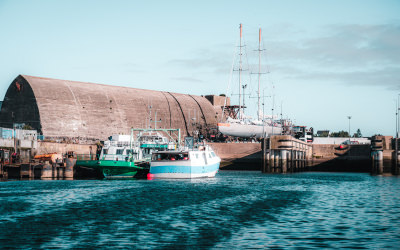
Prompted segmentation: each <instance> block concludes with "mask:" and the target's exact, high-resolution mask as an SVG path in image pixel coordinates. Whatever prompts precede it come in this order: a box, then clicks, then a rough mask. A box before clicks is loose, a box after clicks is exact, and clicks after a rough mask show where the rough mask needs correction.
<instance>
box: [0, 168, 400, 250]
mask: <svg viewBox="0 0 400 250" xmlns="http://www.w3.org/2000/svg"><path fill="white" fill-rule="evenodd" d="M0 246H1V247H2V248H46V249H48V248H116V247H118V248H141V249H143V248H234V249H240V248H285V249H288V248H289V249H290V248H358V249H386V248H393V249H399V248H400V178H398V177H381V176H370V175H368V174H360V173H357V174H355V173H312V172H309V173H296V174H287V175H269V174H268V175H266V174H261V173H259V172H239V171H232V172H231V171H221V172H220V173H219V174H217V177H216V178H212V179H201V180H74V181H43V180H35V181H7V182H0Z"/></svg>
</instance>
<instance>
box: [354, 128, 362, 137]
mask: <svg viewBox="0 0 400 250" xmlns="http://www.w3.org/2000/svg"><path fill="white" fill-rule="evenodd" d="M353 137H356V138H361V137H362V134H361V130H360V129H357V132H356V133H355V134H354V135H353Z"/></svg>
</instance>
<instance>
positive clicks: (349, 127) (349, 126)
mask: <svg viewBox="0 0 400 250" xmlns="http://www.w3.org/2000/svg"><path fill="white" fill-rule="evenodd" d="M347 118H349V145H350V139H351V134H350V119H351V116H347Z"/></svg>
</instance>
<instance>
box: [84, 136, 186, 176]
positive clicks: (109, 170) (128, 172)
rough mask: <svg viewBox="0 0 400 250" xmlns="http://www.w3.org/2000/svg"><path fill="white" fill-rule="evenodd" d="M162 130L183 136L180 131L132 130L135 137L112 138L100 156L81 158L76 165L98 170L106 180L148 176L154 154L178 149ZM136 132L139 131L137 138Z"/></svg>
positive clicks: (106, 143)
mask: <svg viewBox="0 0 400 250" xmlns="http://www.w3.org/2000/svg"><path fill="white" fill-rule="evenodd" d="M162 131H165V132H169V131H178V134H179V137H180V131H179V130H176V129H132V131H131V135H112V136H111V137H110V140H108V141H105V142H104V146H103V148H102V150H101V153H100V155H77V161H76V165H77V166H80V167H86V168H91V169H96V170H98V171H100V172H101V173H103V175H104V177H106V178H124V177H128V178H132V177H145V176H146V175H147V173H148V172H149V169H150V161H151V155H152V153H153V152H155V151H159V150H163V151H164V150H174V149H176V143H175V142H174V140H169V139H168V138H167V137H165V136H163V135H162V134H161V133H160V132H162ZM134 132H139V133H138V135H137V136H136V138H135V139H134V135H133V134H134ZM167 135H169V134H168V133H167ZM171 139H172V137H171ZM178 141H179V139H178Z"/></svg>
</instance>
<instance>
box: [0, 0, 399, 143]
mask: <svg viewBox="0 0 400 250" xmlns="http://www.w3.org/2000/svg"><path fill="white" fill-rule="evenodd" d="M399 13H400V1H396V0H394V1H389V0H376V1H368V0H360V1H351V0H344V1H340V0H336V1H317V0H314V1H312V0H308V1H294V0H293V1H285V0H281V1H278V0H276V1H266V0H265V1H233V0H229V1H183V0H182V1H151V0H150V1H117V0H116V1H83V0H80V1H74V0H66V1H61V0H59V1H41V0H36V1H20V0H13V1H5V0H0V30H1V33H0V60H1V61H0V62H1V65H0V99H3V97H4V94H5V92H6V90H7V88H8V86H9V84H10V83H11V81H12V80H13V79H14V78H15V77H16V76H17V75H18V74H26V75H33V76H41V77H50V78H59V79H67V80H74V81H86V82H95V83H105V84H114V85H120V86H129V87H134V88H144V89H155V90H165V91H174V92H179V93H190V94H196V95H206V94H217V95H218V94H221V93H226V89H227V85H228V82H229V76H230V70H231V64H232V58H233V56H234V51H235V49H236V47H235V46H237V42H238V36H239V35H238V32H239V30H238V27H239V23H243V29H244V31H243V33H244V39H245V42H246V45H247V47H246V48H247V55H248V58H249V59H248V60H249V64H250V65H249V67H250V69H251V70H252V71H254V70H255V69H253V68H254V63H255V62H256V60H257V58H256V56H257V55H256V54H255V52H254V49H256V46H257V32H258V28H260V27H261V28H262V30H263V41H264V45H265V48H266V49H267V50H266V51H265V53H263V56H264V59H263V64H264V65H268V68H269V69H270V73H269V74H267V75H265V76H263V79H262V80H263V81H262V82H263V84H264V85H263V88H265V91H266V94H271V91H272V87H271V86H272V83H273V84H274V86H275V93H276V104H277V107H276V109H278V110H279V109H280V107H279V106H280V105H281V103H283V113H284V116H285V117H286V116H288V117H290V118H292V119H293V120H295V121H296V123H297V124H299V125H307V126H309V127H310V126H311V127H314V128H315V129H316V130H318V129H319V130H321V129H329V130H331V131H338V130H346V131H347V130H348V119H347V116H348V115H351V116H352V117H353V118H352V120H351V130H352V131H351V132H352V133H354V132H355V130H356V129H357V128H360V129H361V132H362V133H363V134H364V135H368V136H369V135H373V134H376V133H380V134H384V135H394V133H395V124H396V122H395V105H396V99H397V96H398V94H399V93H400V74H399V73H400V15H399ZM245 79H246V78H245ZM246 80H247V82H246V83H248V84H249V85H251V86H252V87H249V89H248V92H251V93H252V94H253V96H254V95H255V94H256V93H255V89H256V86H255V84H256V82H257V81H256V78H255V76H254V75H252V76H251V79H249V78H247V79H246ZM233 84H234V85H233V87H235V88H234V89H233V90H236V89H237V88H238V87H237V83H236V82H233ZM233 90H232V88H231V90H230V91H228V95H231V94H232V93H233V94H236V92H237V91H236V92H235V91H233ZM254 101H255V99H247V100H246V104H248V105H249V107H252V108H253V112H252V114H253V115H254V114H255V106H254ZM232 102H233V103H237V96H232ZM266 107H267V109H270V108H271V100H270V98H267V100H266ZM250 113H251V112H250Z"/></svg>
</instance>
